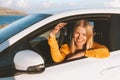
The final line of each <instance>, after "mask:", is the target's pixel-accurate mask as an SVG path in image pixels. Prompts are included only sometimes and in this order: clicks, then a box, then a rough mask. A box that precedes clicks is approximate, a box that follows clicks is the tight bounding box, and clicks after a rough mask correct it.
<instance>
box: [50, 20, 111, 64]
mask: <svg viewBox="0 0 120 80" xmlns="http://www.w3.org/2000/svg"><path fill="white" fill-rule="evenodd" d="M66 24H67V23H59V24H57V25H56V26H55V28H54V29H53V30H51V32H50V34H49V39H48V43H49V45H50V50H51V56H52V59H53V61H54V62H61V61H63V60H65V59H67V60H69V59H74V58H78V57H83V56H85V57H94V58H105V57H108V56H109V55H110V52H109V50H108V48H107V47H106V46H104V45H101V44H98V43H96V42H94V41H93V27H92V26H91V25H90V23H89V22H88V21H87V20H79V21H78V22H77V23H76V25H75V28H74V31H73V37H72V40H71V44H70V45H68V44H63V45H62V46H61V47H60V48H59V46H58V43H57V40H56V37H55V35H56V33H58V32H59V31H60V29H61V28H63V27H64V26H65V25H66Z"/></svg>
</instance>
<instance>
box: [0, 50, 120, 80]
mask: <svg viewBox="0 0 120 80" xmlns="http://www.w3.org/2000/svg"><path fill="white" fill-rule="evenodd" d="M119 56H120V50H118V51H113V52H111V56H110V57H109V58H103V59H100V58H85V59H80V60H75V61H72V62H67V63H63V64H60V65H55V66H51V67H48V68H46V69H45V71H44V72H43V73H39V74H21V75H16V76H14V77H8V78H1V79H0V80H8V79H9V80H77V79H81V80H120V76H119V75H120V63H118V61H120V58H119ZM116 61H117V62H116Z"/></svg>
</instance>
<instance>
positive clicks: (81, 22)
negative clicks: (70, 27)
mask: <svg viewBox="0 0 120 80" xmlns="http://www.w3.org/2000/svg"><path fill="white" fill-rule="evenodd" d="M77 27H83V28H85V30H86V35H87V41H86V44H85V45H84V46H85V49H90V48H93V27H92V26H91V24H90V23H89V22H88V21H87V20H84V19H82V20H79V21H78V22H77V23H76V25H75V28H74V31H75V30H76V29H77ZM74 31H73V34H74ZM70 50H71V53H74V52H75V50H76V47H75V42H74V38H73V37H72V40H71V44H70Z"/></svg>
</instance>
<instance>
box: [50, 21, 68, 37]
mask: <svg viewBox="0 0 120 80" xmlns="http://www.w3.org/2000/svg"><path fill="white" fill-rule="evenodd" d="M66 24H67V23H59V24H57V25H56V26H55V28H54V29H53V30H51V32H50V35H49V36H50V37H52V36H55V34H56V33H58V32H59V31H60V29H61V28H63V27H64V26H65V25H66Z"/></svg>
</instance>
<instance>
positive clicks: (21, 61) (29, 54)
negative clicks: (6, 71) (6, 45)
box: [14, 50, 45, 73]
mask: <svg viewBox="0 0 120 80" xmlns="http://www.w3.org/2000/svg"><path fill="white" fill-rule="evenodd" d="M14 65H15V68H16V71H17V72H25V73H41V72H43V71H44V70H45V61H44V59H43V58H42V56H41V55H39V54H37V53H36V52H34V51H32V50H22V51H19V52H17V53H16V54H15V56H14Z"/></svg>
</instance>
